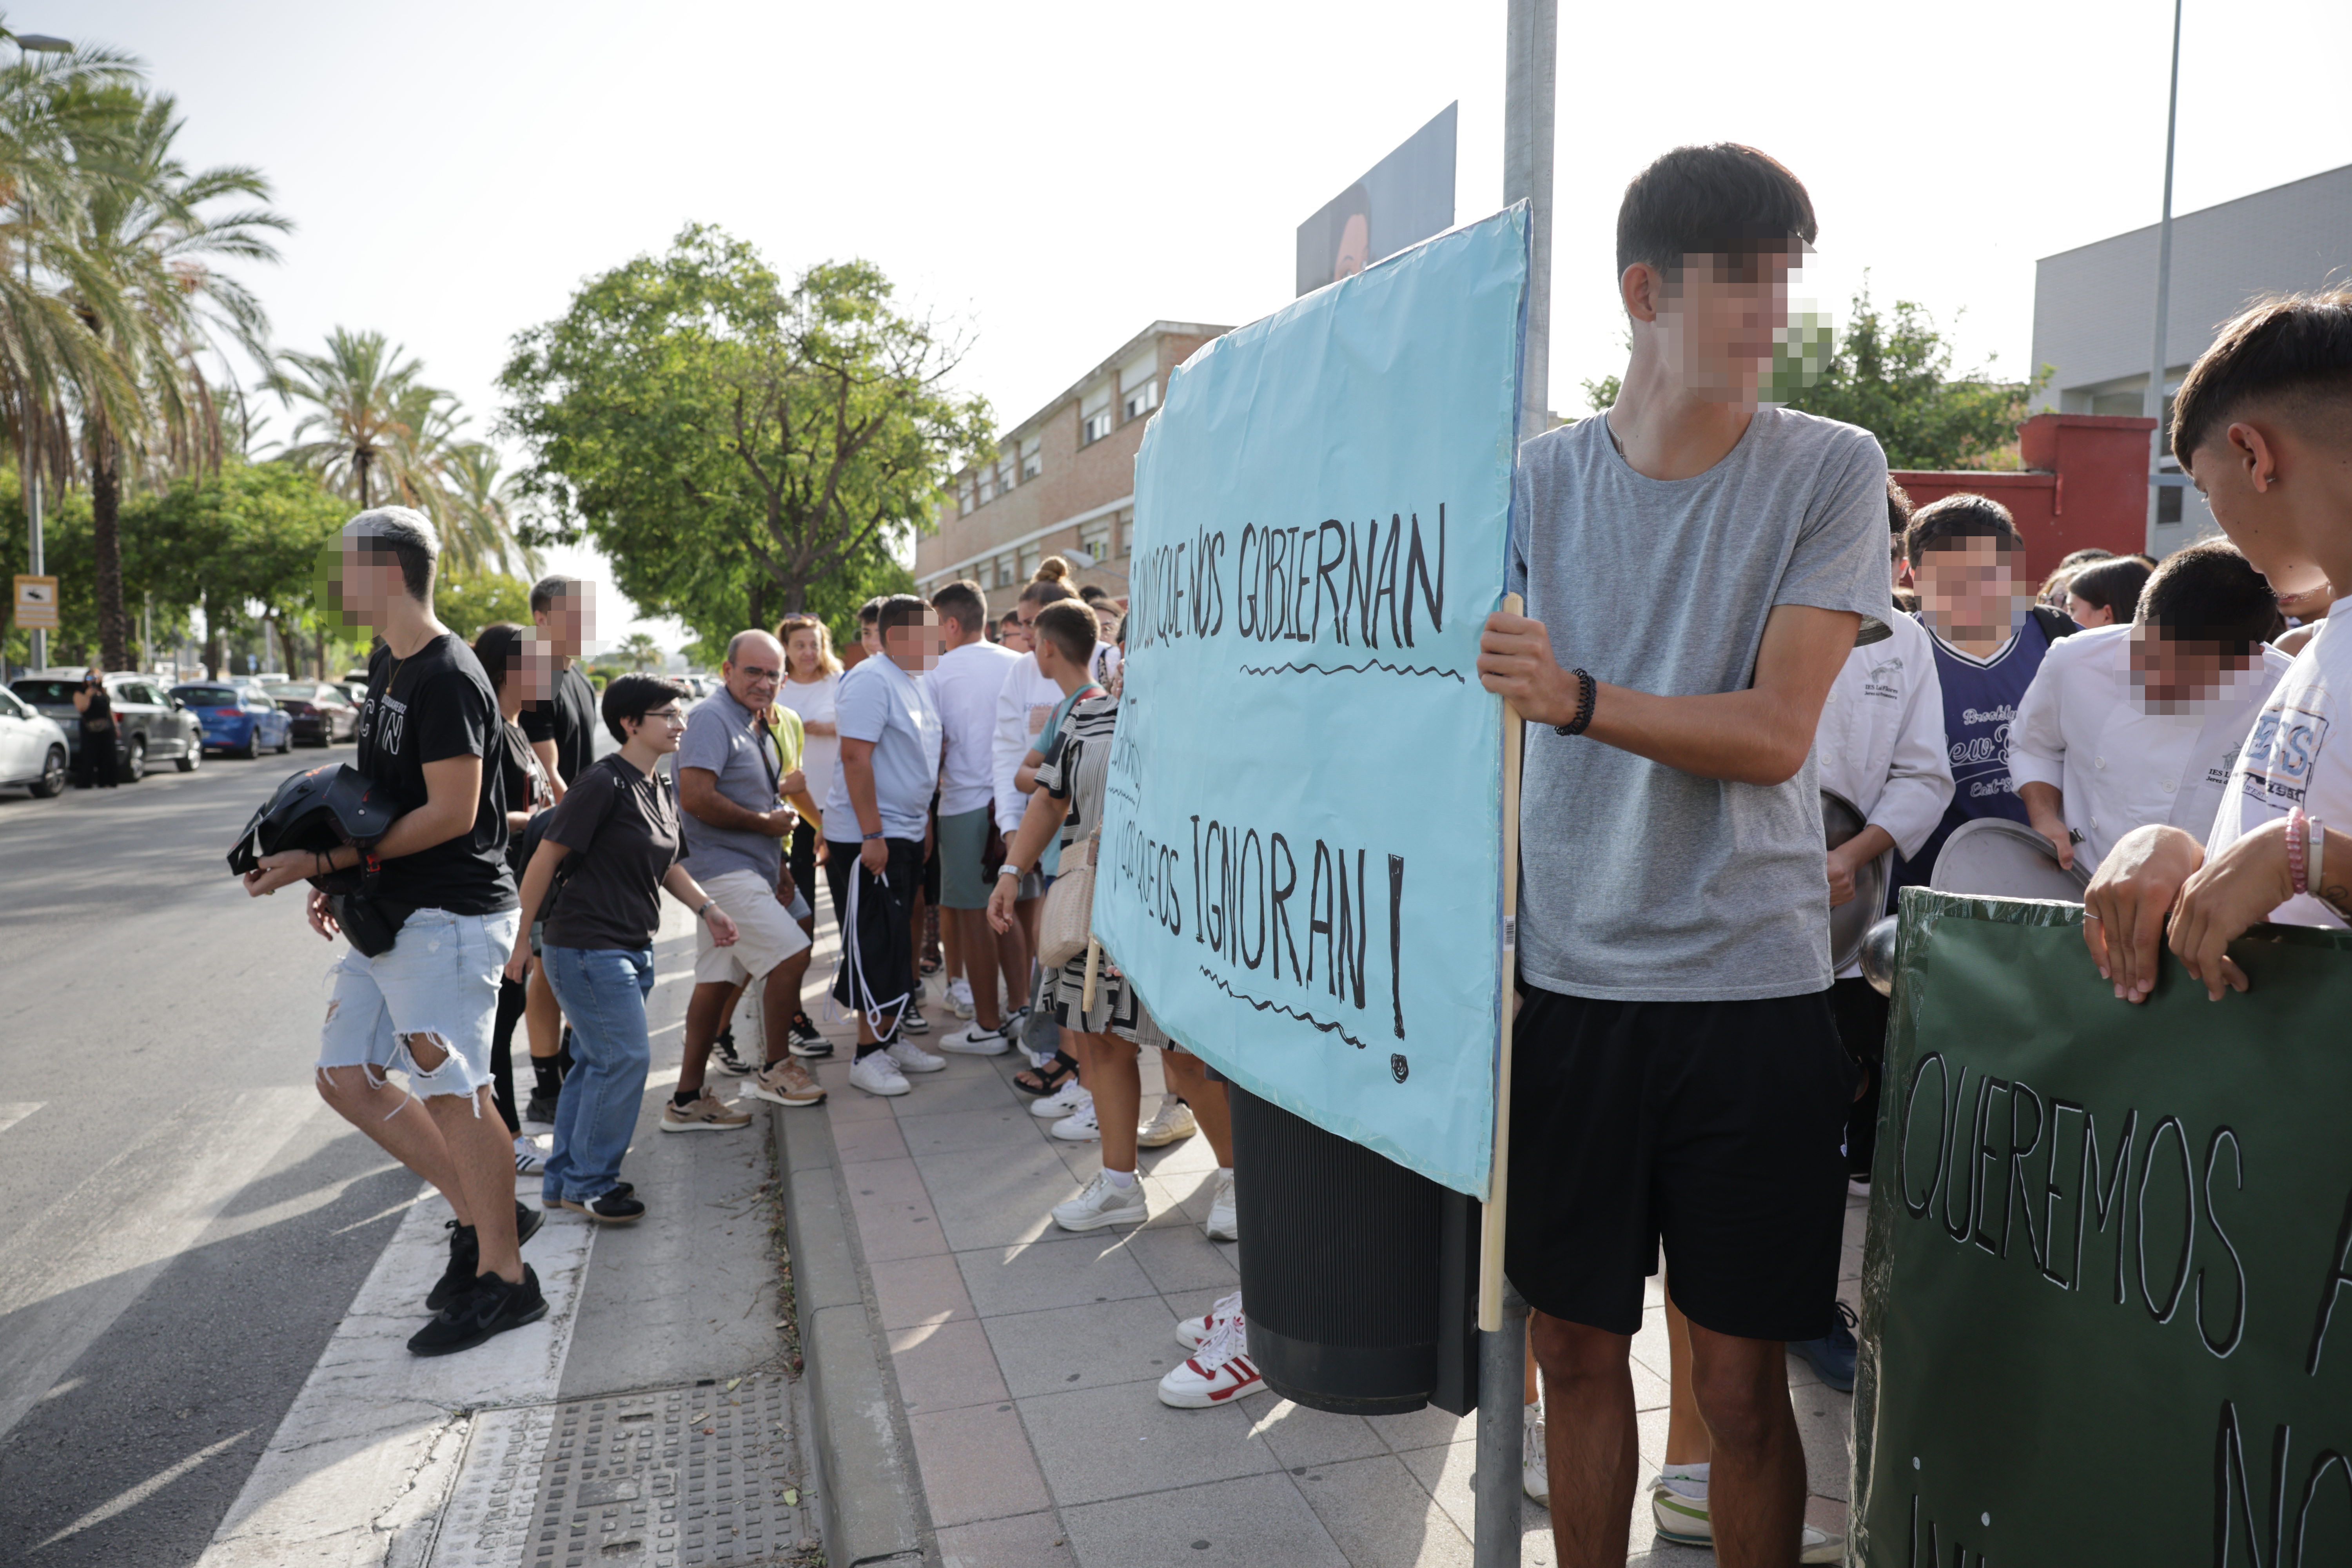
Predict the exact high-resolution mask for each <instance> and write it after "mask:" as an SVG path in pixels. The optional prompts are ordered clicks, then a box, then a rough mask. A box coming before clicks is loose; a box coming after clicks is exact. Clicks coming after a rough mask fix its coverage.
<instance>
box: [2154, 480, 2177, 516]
mask: <svg viewBox="0 0 2352 1568" xmlns="http://www.w3.org/2000/svg"><path fill="white" fill-rule="evenodd" d="M2180 490H2181V487H2180V486H2179V485H2166V486H2165V487H2164V488H2163V489H2159V490H2158V491H2157V492H2156V521H2158V522H2159V523H2177V522H2179V521H2180Z"/></svg>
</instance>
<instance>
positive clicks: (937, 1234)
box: [841, 1160, 948, 1263]
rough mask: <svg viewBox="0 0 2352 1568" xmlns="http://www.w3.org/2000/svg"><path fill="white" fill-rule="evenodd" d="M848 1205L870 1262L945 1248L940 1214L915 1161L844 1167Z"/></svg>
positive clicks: (871, 1163) (911, 1256)
mask: <svg viewBox="0 0 2352 1568" xmlns="http://www.w3.org/2000/svg"><path fill="white" fill-rule="evenodd" d="M841 1175H842V1184H843V1185H845V1187H847V1188H848V1190H849V1208H850V1212H851V1214H853V1215H856V1220H857V1233H858V1236H859V1237H860V1238H861V1239H862V1240H863V1241H864V1242H865V1244H866V1259H867V1261H868V1262H869V1263H871V1262H875V1261H884V1260H888V1259H892V1258H920V1257H923V1256H925V1255H926V1254H929V1253H939V1252H945V1251H946V1250H947V1249H948V1244H947V1241H946V1239H945V1237H943V1236H942V1235H941V1230H940V1222H939V1215H937V1214H935V1213H934V1212H933V1211H932V1209H931V1201H930V1197H929V1194H927V1193H925V1192H924V1191H923V1189H922V1180H921V1177H920V1176H919V1174H918V1173H916V1170H915V1163H914V1162H913V1161H912V1160H875V1161H871V1162H869V1163H866V1164H863V1165H844V1166H843V1167H841Z"/></svg>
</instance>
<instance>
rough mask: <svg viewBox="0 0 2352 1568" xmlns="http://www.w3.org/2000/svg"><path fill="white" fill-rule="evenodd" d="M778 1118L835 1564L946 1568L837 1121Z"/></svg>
mask: <svg viewBox="0 0 2352 1568" xmlns="http://www.w3.org/2000/svg"><path fill="white" fill-rule="evenodd" d="M768 1116H769V1124H770V1127H771V1128H772V1131H773V1135H774V1138H775V1140H776V1151H777V1164H778V1166H779V1168H780V1171H781V1173H782V1180H783V1184H784V1237H785V1240H786V1243H787V1244H788V1245H789V1246H790V1247H792V1251H793V1261H792V1268H793V1303H794V1312H795V1314H796V1315H797V1316H798V1318H799V1319H800V1329H801V1350H802V1355H803V1363H804V1370H805V1375H806V1377H807V1379H808V1391H809V1405H810V1410H811V1415H812V1416H813V1419H814V1428H815V1430H814V1438H815V1442H814V1448H815V1453H816V1467H817V1486H816V1503H817V1517H818V1520H819V1522H820V1528H821V1529H823V1531H824V1552H825V1563H826V1565H827V1568H868V1565H869V1564H886V1563H887V1564H906V1565H908V1568H912V1565H913V1564H916V1563H920V1564H923V1565H924V1568H940V1552H939V1544H938V1537H937V1535H936V1533H935V1531H933V1529H932V1526H931V1514H930V1509H929V1505H928V1504H927V1503H926V1502H925V1500H924V1498H923V1485H922V1479H921V1477H920V1475H919V1473H918V1472H917V1469H916V1467H915V1458H914V1455H915V1446H914V1441H913V1439H912V1437H911V1436H909V1434H908V1426H907V1411H906V1407H905V1406H904V1405H902V1404H901V1403H900V1402H899V1399H898V1379H897V1378H896V1377H895V1376H894V1375H893V1374H892V1373H891V1371H890V1346H889V1341H888V1340H887V1338H886V1337H885V1336H884V1334H883V1331H882V1320H881V1314H880V1312H879V1311H878V1310H877V1309H876V1307H875V1305H874V1289H873V1281H872V1279H871V1278H870V1277H869V1276H868V1275H867V1273H866V1256H865V1252H864V1249H863V1248H862V1247H859V1246H858V1243H857V1234H856V1226H853V1225H851V1224H850V1223H849V1194H848V1193H847V1192H846V1191H845V1189H844V1188H843V1186H842V1182H841V1160H840V1156H839V1154H838V1153H837V1152H836V1151H835V1147H834V1142H833V1124H832V1122H831V1121H829V1120H828V1119H827V1118H826V1116H825V1113H824V1111H823V1110H816V1109H810V1108H793V1107H786V1106H781V1105H770V1106H769V1108H768Z"/></svg>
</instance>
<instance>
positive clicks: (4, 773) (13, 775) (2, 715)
mask: <svg viewBox="0 0 2352 1568" xmlns="http://www.w3.org/2000/svg"><path fill="white" fill-rule="evenodd" d="M71 754H72V747H71V746H70V745H69V744H68V742H67V741H66V732H65V731H64V730H63V729H61V728H59V727H58V721H56V720H54V719H48V718H45V717H43V716H42V715H41V714H39V713H37V712H35V711H34V710H33V709H32V706H31V705H30V704H29V703H27V702H26V701H25V700H23V699H22V698H20V697H18V696H17V695H16V693H15V692H13V691H10V690H9V689H6V688H5V687H0V789H29V790H31V791H32V792H33V793H34V794H35V795H40V796H42V797H44V798H47V796H50V795H57V794H58V793H60V792H61V791H63V790H64V788H65V787H66V760H67V758H68V756H70V755H71Z"/></svg>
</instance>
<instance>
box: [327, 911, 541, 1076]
mask: <svg viewBox="0 0 2352 1568" xmlns="http://www.w3.org/2000/svg"><path fill="white" fill-rule="evenodd" d="M521 918H522V917H521V915H520V912H519V911H517V910H504V911H502V912H500V913H498V914H494V915H460V914H452V913H451V912H450V911H449V910H416V911H415V913H414V914H412V915H410V916H409V917H408V920H407V921H406V923H404V925H402V927H401V928H400V941H399V942H396V943H394V946H393V948H392V951H391V952H383V953H379V954H377V955H376V956H375V957H373V958H370V957H368V956H366V955H365V954H364V953H362V952H359V951H358V950H357V949H356V948H352V949H347V950H346V951H345V952H344V953H343V956H342V959H341V962H339V963H336V965H335V966H334V968H332V969H331V970H329V971H328V972H327V975H328V981H329V999H328V1002H327V1021H326V1023H325V1024H324V1025H323V1026H321V1027H320V1031H319V1068H320V1070H321V1071H324V1070H326V1069H327V1068H352V1067H364V1068H368V1069H369V1077H371V1078H373V1079H377V1080H379V1081H380V1080H381V1079H383V1075H384V1072H385V1070H386V1069H387V1068H400V1069H401V1071H403V1072H404V1073H406V1074H407V1075H408V1087H409V1090H410V1092H411V1093H413V1094H415V1096H416V1097H417V1098H418V1099H420V1100H425V1099H429V1098H431V1097H432V1096H434V1095H436V1094H462V1095H471V1094H472V1093H473V1092H474V1091H475V1090H476V1089H480V1088H481V1087H482V1086H483V1085H484V1084H486V1083H488V1082H489V1081H490V1034H491V1026H493V1025H494V1024H495V1023H496V1022H497V1020H498V1012H499V972H500V971H501V970H503V969H504V968H505V967H506V962H507V955H508V954H509V953H510V952H513V951H514V939H515V931H516V928H517V927H518V926H519V925H520V923H521ZM410 1035H430V1036H433V1037H436V1038H437V1039H439V1040H440V1041H441V1043H442V1044H443V1045H444V1046H445V1047H446V1048H447V1050H448V1053H449V1054H448V1056H447V1057H446V1058H445V1059H444V1060H443V1061H442V1062H441V1064H440V1066H438V1067H436V1068H434V1070H432V1071H431V1072H425V1071H422V1070H420V1069H419V1068H418V1067H417V1065H416V1062H415V1058H413V1057H412V1056H411V1055H410V1054H409V1050H408V1047H407V1042H406V1040H405V1038H404V1037H406V1036H410Z"/></svg>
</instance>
